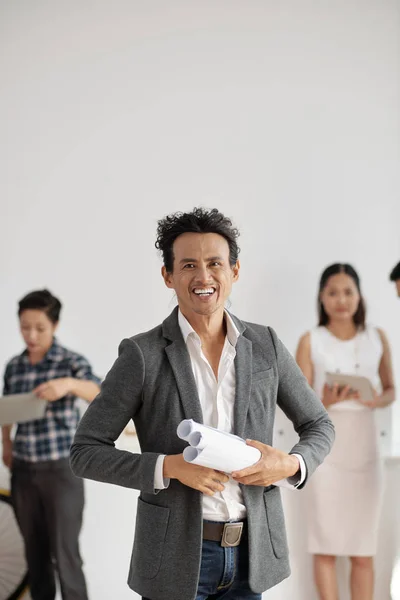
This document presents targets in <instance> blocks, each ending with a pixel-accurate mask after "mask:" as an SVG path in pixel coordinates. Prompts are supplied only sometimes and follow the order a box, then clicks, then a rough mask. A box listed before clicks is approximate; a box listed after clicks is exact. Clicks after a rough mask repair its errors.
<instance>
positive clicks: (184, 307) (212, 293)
mask: <svg viewBox="0 0 400 600" xmlns="http://www.w3.org/2000/svg"><path fill="white" fill-rule="evenodd" d="M173 254H174V263H173V272H172V273H168V272H167V271H166V269H165V267H163V268H162V275H163V277H164V281H165V284H166V285H167V287H169V288H172V289H174V290H175V293H176V295H177V298H178V303H179V308H180V309H181V311H182V313H183V314H184V316H185V317H186V318H188V319H189V320H190V316H191V315H193V314H196V315H203V316H207V315H212V314H214V313H215V312H217V311H218V310H221V312H222V311H223V309H224V306H225V302H226V300H227V298H228V297H229V294H230V292H231V289H232V284H233V283H234V282H235V281H237V279H238V277H239V268H240V265H239V261H238V262H237V263H236V264H235V265H234V266H233V267H231V266H230V264H229V246H228V242H227V241H226V240H225V238H223V237H222V236H221V235H219V234H217V233H183V234H182V235H180V236H179V237H178V238H176V240H175V242H174V245H173Z"/></svg>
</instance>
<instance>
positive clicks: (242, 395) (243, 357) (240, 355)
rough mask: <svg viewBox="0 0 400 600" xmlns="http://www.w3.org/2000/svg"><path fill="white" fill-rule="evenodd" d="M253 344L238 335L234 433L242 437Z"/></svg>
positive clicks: (248, 395)
mask: <svg viewBox="0 0 400 600" xmlns="http://www.w3.org/2000/svg"><path fill="white" fill-rule="evenodd" d="M252 356H253V344H252V343H251V341H250V340H248V339H247V338H245V337H243V335H240V336H239V338H238V341H237V344H236V357H235V373H236V393H235V408H234V433H235V434H236V435H238V436H240V437H243V432H244V428H245V424H246V417H247V411H248V408H249V402H250V392H251V371H252Z"/></svg>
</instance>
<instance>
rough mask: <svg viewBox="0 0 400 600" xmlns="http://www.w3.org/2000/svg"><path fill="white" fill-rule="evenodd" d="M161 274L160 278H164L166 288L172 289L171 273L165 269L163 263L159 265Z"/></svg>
mask: <svg viewBox="0 0 400 600" xmlns="http://www.w3.org/2000/svg"><path fill="white" fill-rule="evenodd" d="M161 275H162V278H163V279H164V283H165V285H166V286H167V287H168V288H172V289H174V285H173V283H172V273H168V271H167V269H166V268H165V265H163V266H162V267H161Z"/></svg>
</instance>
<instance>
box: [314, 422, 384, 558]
mask: <svg viewBox="0 0 400 600" xmlns="http://www.w3.org/2000/svg"><path fill="white" fill-rule="evenodd" d="M329 416H330V418H331V419H332V421H333V424H334V426H335V431H336V439H335V442H334V445H333V448H332V451H331V453H330V454H329V455H328V457H327V458H326V459H325V461H324V462H323V464H322V465H321V466H319V467H318V469H317V470H316V471H315V473H314V474H313V476H312V477H311V478H310V481H309V482H308V484H307V485H306V488H305V494H306V498H307V500H306V502H307V522H308V551H309V552H311V553H312V554H330V555H334V556H374V555H375V554H376V547H377V539H378V527H379V517H380V509H381V503H382V492H383V465H382V461H381V459H380V454H379V444H378V436H377V429H376V424H375V418H374V413H373V411H371V410H360V411H358V410H357V411H350V410H343V411H339V410H337V411H335V410H332V411H329Z"/></svg>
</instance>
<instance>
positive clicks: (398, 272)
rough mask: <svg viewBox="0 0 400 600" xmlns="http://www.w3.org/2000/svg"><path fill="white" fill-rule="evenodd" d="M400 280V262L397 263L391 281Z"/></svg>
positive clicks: (391, 274)
mask: <svg viewBox="0 0 400 600" xmlns="http://www.w3.org/2000/svg"><path fill="white" fill-rule="evenodd" d="M399 279H400V262H399V263H397V265H396V266H395V268H394V269H393V271H392V272H391V273H390V281H398V280H399Z"/></svg>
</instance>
